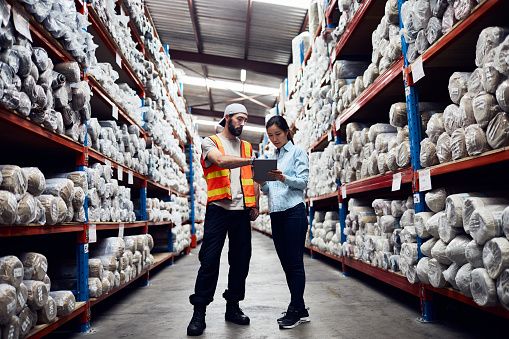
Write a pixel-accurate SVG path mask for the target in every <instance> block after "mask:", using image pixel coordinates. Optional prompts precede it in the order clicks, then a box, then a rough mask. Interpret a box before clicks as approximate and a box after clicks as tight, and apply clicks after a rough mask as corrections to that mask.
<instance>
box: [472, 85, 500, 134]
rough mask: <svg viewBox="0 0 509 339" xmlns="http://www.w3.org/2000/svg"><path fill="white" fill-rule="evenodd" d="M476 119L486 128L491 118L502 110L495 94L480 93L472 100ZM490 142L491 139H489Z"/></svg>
mask: <svg viewBox="0 0 509 339" xmlns="http://www.w3.org/2000/svg"><path fill="white" fill-rule="evenodd" d="M472 107H473V109H474V116H475V120H476V121H477V123H478V124H479V126H481V127H482V128H486V127H487V126H488V124H489V123H490V121H491V119H492V118H493V117H495V115H496V114H497V113H498V112H499V111H500V108H499V106H497V101H496V99H495V97H494V96H493V94H489V93H486V92H481V93H479V94H478V95H477V96H476V97H475V98H474V100H473V101H472ZM488 142H489V139H488Z"/></svg>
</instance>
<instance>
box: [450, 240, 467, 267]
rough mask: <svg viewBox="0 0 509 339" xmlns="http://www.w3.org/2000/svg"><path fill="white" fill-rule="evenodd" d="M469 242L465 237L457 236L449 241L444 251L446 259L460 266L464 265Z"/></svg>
mask: <svg viewBox="0 0 509 339" xmlns="http://www.w3.org/2000/svg"><path fill="white" fill-rule="evenodd" d="M471 240H472V239H470V237H468V236H466V235H459V236H457V237H456V238H454V239H453V240H451V242H450V243H449V244H448V245H447V248H446V251H445V254H446V255H447V258H449V260H451V261H452V262H454V263H456V264H458V265H460V266H461V265H464V264H466V263H467V262H468V261H467V257H466V256H465V249H466V248H467V245H468V244H469V243H470V241H471Z"/></svg>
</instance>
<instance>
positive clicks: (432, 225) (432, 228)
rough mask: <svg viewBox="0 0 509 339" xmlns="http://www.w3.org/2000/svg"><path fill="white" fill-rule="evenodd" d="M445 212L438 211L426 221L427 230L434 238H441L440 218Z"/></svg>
mask: <svg viewBox="0 0 509 339" xmlns="http://www.w3.org/2000/svg"><path fill="white" fill-rule="evenodd" d="M444 214H445V213H444V212H438V213H436V214H435V215H433V216H432V217H430V218H429V219H428V221H426V231H427V232H428V233H429V234H431V236H433V237H434V238H437V239H438V238H440V235H439V232H438V230H439V226H440V219H441V218H442V216H443V215H444Z"/></svg>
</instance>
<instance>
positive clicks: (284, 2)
mask: <svg viewBox="0 0 509 339" xmlns="http://www.w3.org/2000/svg"><path fill="white" fill-rule="evenodd" d="M253 1H256V2H263V3H266V4H271V5H279V6H285V7H294V8H304V9H308V8H309V2H310V1H309V0H253Z"/></svg>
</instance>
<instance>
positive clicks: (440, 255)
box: [431, 239, 451, 265]
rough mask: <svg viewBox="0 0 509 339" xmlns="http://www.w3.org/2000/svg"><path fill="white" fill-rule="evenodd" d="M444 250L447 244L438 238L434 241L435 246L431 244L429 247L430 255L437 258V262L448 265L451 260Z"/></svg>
mask: <svg viewBox="0 0 509 339" xmlns="http://www.w3.org/2000/svg"><path fill="white" fill-rule="evenodd" d="M446 251H447V244H446V243H445V242H444V241H442V240H441V239H440V240H438V241H437V242H436V244H435V246H433V248H432V249H431V256H432V257H433V258H434V259H436V260H438V262H439V263H441V264H444V265H450V264H451V260H450V259H449V258H448V257H447V254H446Z"/></svg>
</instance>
